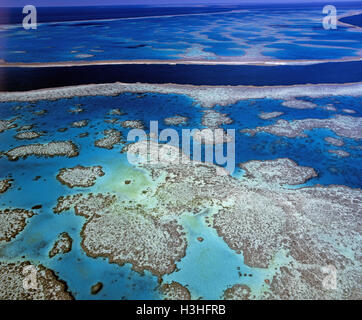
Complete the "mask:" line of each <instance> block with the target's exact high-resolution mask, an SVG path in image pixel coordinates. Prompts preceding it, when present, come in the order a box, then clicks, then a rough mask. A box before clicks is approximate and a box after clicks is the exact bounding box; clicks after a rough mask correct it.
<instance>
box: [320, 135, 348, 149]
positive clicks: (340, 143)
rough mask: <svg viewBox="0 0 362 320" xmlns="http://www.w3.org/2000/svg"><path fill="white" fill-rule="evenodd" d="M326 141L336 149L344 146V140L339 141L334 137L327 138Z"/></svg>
mask: <svg viewBox="0 0 362 320" xmlns="http://www.w3.org/2000/svg"><path fill="white" fill-rule="evenodd" d="M324 141H326V142H327V143H329V144H331V145H332V146H336V147H342V146H344V141H343V139H338V138H333V137H326V138H324Z"/></svg>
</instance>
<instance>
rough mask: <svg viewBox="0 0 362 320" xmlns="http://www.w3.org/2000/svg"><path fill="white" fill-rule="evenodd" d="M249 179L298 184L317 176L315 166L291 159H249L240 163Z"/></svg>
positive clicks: (271, 182) (270, 182) (269, 182)
mask: <svg viewBox="0 0 362 320" xmlns="http://www.w3.org/2000/svg"><path fill="white" fill-rule="evenodd" d="M240 167H241V168H242V169H244V170H245V171H246V176H247V177H248V179H255V180H256V181H260V182H265V183H268V184H279V185H284V184H288V185H297V184H303V183H305V182H306V181H308V180H309V179H311V178H314V177H317V176H318V175H317V172H316V171H315V170H314V169H313V168H308V167H301V166H298V164H297V163H295V162H294V161H292V160H290V159H278V160H270V161H249V162H246V163H243V164H241V165H240Z"/></svg>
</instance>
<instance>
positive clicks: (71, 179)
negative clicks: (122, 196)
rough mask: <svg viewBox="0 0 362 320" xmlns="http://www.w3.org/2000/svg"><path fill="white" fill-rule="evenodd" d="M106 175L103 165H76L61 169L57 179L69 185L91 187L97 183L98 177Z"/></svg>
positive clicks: (72, 186)
mask: <svg viewBox="0 0 362 320" xmlns="http://www.w3.org/2000/svg"><path fill="white" fill-rule="evenodd" d="M102 176H104V172H103V170H102V167H101V166H95V167H82V166H76V167H74V168H64V169H61V170H60V172H59V174H58V175H57V180H58V181H59V182H60V183H62V184H65V185H66V186H68V187H69V188H74V187H84V188H87V187H91V186H93V185H94V184H95V182H96V179H97V178H98V177H102Z"/></svg>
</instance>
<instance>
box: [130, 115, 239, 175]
mask: <svg viewBox="0 0 362 320" xmlns="http://www.w3.org/2000/svg"><path fill="white" fill-rule="evenodd" d="M148 137H149V140H148ZM127 141H128V142H133V143H135V142H142V141H144V142H146V141H147V143H146V149H147V150H144V146H145V144H143V145H142V146H140V145H137V143H136V144H134V145H133V146H131V148H128V150H127V159H128V162H129V163H130V164H135V165H137V164H139V163H140V162H145V161H146V162H148V163H158V162H165V161H167V162H169V163H173V164H184V163H188V162H189V161H190V157H191V155H192V160H193V161H199V162H201V161H204V162H208V163H214V164H217V165H219V166H221V167H223V169H224V170H219V171H218V174H220V175H222V174H225V170H226V172H227V173H229V174H232V173H233V172H234V170H235V129H227V130H226V131H224V129H220V128H218V129H202V130H200V129H182V130H181V137H180V135H179V132H178V131H177V130H175V129H170V128H168V129H164V130H162V131H161V132H159V127H158V121H151V122H150V132H149V134H147V133H146V132H145V131H144V130H142V129H132V130H130V131H129V132H128V136H127ZM191 145H192V153H191ZM180 146H181V148H180ZM137 148H138V149H137ZM140 148H142V150H140ZM180 149H181V150H180ZM180 151H181V152H180ZM225 153H226V154H225Z"/></svg>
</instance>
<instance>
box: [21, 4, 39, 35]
mask: <svg viewBox="0 0 362 320" xmlns="http://www.w3.org/2000/svg"><path fill="white" fill-rule="evenodd" d="M23 14H26V16H25V17H24V19H23V28H24V29H25V30H30V29H37V28H38V17H37V11H36V8H35V6H33V5H27V6H25V7H24V8H23Z"/></svg>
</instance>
